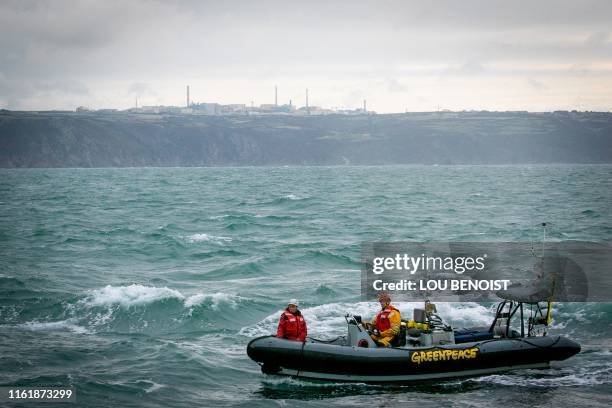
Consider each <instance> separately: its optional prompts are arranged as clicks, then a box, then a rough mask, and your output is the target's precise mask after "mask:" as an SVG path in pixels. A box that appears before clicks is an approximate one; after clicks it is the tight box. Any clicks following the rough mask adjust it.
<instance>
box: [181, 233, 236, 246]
mask: <svg viewBox="0 0 612 408" xmlns="http://www.w3.org/2000/svg"><path fill="white" fill-rule="evenodd" d="M185 240H186V241H187V242H189V243H190V244H193V243H196V242H212V243H213V244H219V245H223V244H224V243H226V242H232V238H230V237H222V236H216V235H209V234H193V235H189V236H187V237H185Z"/></svg>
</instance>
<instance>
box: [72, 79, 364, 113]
mask: <svg viewBox="0 0 612 408" xmlns="http://www.w3.org/2000/svg"><path fill="white" fill-rule="evenodd" d="M76 111H77V112H100V113H111V112H119V110H118V109H98V110H92V109H89V108H87V107H84V106H79V107H78V108H77V109H76ZM122 112H130V113H143V114H182V115H333V114H339V115H367V114H376V112H374V111H368V110H367V105H366V100H365V99H364V100H363V106H362V107H361V108H356V109H328V108H322V107H319V106H310V105H309V103H308V89H306V93H305V104H304V106H301V107H297V106H296V105H294V104H293V101H292V100H289V103H286V104H282V105H279V104H278V87H276V86H275V87H274V103H273V104H272V103H270V104H261V105H259V106H254V104H253V102H251V103H250V105H247V104H244V103H234V104H228V105H223V104H220V103H215V102H202V103H198V102H193V101H192V100H191V99H190V95H189V86H187V89H186V103H185V106H163V105H158V106H147V105H144V106H138V99H136V100H135V105H134V107H133V108H130V109H126V110H124V111H122Z"/></svg>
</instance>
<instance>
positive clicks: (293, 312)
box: [276, 299, 308, 341]
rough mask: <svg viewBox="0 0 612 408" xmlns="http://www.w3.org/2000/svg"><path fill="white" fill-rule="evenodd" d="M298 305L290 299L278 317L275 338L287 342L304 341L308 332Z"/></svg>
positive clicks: (294, 300)
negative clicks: (286, 340)
mask: <svg viewBox="0 0 612 408" xmlns="http://www.w3.org/2000/svg"><path fill="white" fill-rule="evenodd" d="M298 306H299V303H298V301H297V300H296V299H291V300H290V301H289V304H288V305H287V308H286V309H285V311H284V312H283V314H282V315H281V317H280V321H279V322H278V329H277V330H276V337H280V338H283V339H288V340H295V341H306V336H307V335H308V330H307V328H306V320H304V316H302V312H300V311H299V309H298Z"/></svg>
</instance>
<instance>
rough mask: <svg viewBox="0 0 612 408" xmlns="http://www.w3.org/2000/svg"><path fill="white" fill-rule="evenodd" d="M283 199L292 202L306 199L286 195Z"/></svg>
mask: <svg viewBox="0 0 612 408" xmlns="http://www.w3.org/2000/svg"><path fill="white" fill-rule="evenodd" d="M283 198H284V199H286V200H292V201H296V200H303V199H304V197H299V196H297V195H295V194H285V195H284V196H283Z"/></svg>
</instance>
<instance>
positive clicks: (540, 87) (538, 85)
mask: <svg viewBox="0 0 612 408" xmlns="http://www.w3.org/2000/svg"><path fill="white" fill-rule="evenodd" d="M527 83H528V84H529V86H531V87H532V88H533V89H535V90H537V91H543V90H546V89H548V87H547V86H546V85H544V84H543V83H542V82H540V81H537V80H535V79H533V78H527Z"/></svg>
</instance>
